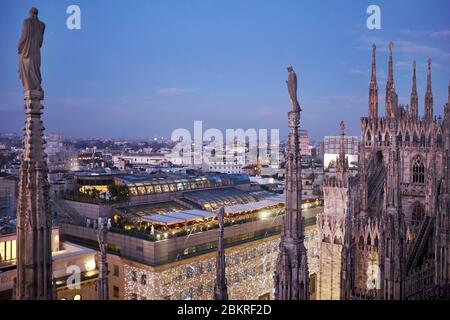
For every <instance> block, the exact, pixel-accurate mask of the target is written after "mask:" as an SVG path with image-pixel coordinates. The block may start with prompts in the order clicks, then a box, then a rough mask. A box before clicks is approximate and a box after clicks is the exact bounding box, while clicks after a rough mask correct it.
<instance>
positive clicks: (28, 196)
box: [15, 8, 54, 300]
mask: <svg viewBox="0 0 450 320" xmlns="http://www.w3.org/2000/svg"><path fill="white" fill-rule="evenodd" d="M37 13H38V12H37V9H35V8H32V9H31V10H30V17H29V18H28V19H26V20H25V22H24V28H23V30H22V36H21V38H20V40H19V70H20V77H21V80H22V84H23V89H24V100H25V118H26V120H25V128H24V138H23V149H24V150H23V153H22V163H21V167H20V181H19V199H18V208H17V278H16V281H15V282H16V287H15V296H16V299H24V300H48V299H52V298H53V295H54V290H53V281H52V246H51V232H52V218H51V214H50V210H49V204H48V197H49V184H48V180H47V162H46V155H45V153H44V138H43V135H44V134H43V131H44V127H43V125H42V121H41V114H42V109H43V108H44V106H43V105H42V104H41V100H43V99H44V91H43V90H42V88H41V85H40V82H41V76H40V63H41V59H40V47H41V45H42V41H43V35H44V28H45V25H44V24H43V23H42V22H41V21H39V19H38V17H37Z"/></svg>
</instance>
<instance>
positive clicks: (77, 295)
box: [73, 294, 81, 300]
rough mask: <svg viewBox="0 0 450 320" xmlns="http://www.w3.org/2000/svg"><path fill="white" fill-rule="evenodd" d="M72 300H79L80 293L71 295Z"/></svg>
mask: <svg viewBox="0 0 450 320" xmlns="http://www.w3.org/2000/svg"><path fill="white" fill-rule="evenodd" d="M73 300H81V295H80V294H76V295H75V296H74V297H73Z"/></svg>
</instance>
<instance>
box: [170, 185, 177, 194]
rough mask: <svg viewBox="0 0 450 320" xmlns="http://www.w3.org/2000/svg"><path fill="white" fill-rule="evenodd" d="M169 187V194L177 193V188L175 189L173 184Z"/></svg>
mask: <svg viewBox="0 0 450 320" xmlns="http://www.w3.org/2000/svg"><path fill="white" fill-rule="evenodd" d="M169 187H170V191H171V192H175V191H177V187H176V186H175V185H174V184H173V183H172V184H170V185H169Z"/></svg>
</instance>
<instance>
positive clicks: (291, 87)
mask: <svg viewBox="0 0 450 320" xmlns="http://www.w3.org/2000/svg"><path fill="white" fill-rule="evenodd" d="M287 70H288V72H289V76H288V79H287V81H286V84H287V87H288V93H289V98H290V100H291V106H292V110H293V111H296V110H297V109H299V110H300V111H301V109H300V105H299V103H298V100H297V74H296V73H295V71H294V68H292V66H288V67H287Z"/></svg>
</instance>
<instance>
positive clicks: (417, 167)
mask: <svg viewBox="0 0 450 320" xmlns="http://www.w3.org/2000/svg"><path fill="white" fill-rule="evenodd" d="M412 169H413V183H420V184H423V183H425V166H424V164H423V162H422V160H421V159H420V158H417V159H416V160H415V161H414V164H413V168H412Z"/></svg>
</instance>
